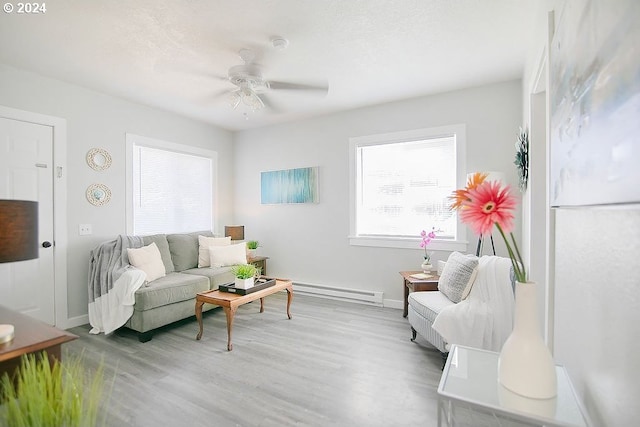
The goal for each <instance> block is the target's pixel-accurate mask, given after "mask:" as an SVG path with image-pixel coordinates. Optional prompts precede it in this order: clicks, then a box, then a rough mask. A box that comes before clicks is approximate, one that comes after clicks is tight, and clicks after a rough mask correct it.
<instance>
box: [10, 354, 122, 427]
mask: <svg viewBox="0 0 640 427" xmlns="http://www.w3.org/2000/svg"><path fill="white" fill-rule="evenodd" d="M114 379H115V378H114ZM104 386H105V375H104V364H103V363H102V362H101V363H100V365H99V366H98V368H97V370H96V371H95V372H89V371H88V370H87V369H85V367H84V364H83V362H82V356H75V357H73V356H70V357H69V358H66V359H65V360H64V361H63V362H56V363H53V365H51V364H50V363H49V358H48V357H47V356H46V354H45V355H44V356H42V357H40V356H38V357H36V356H35V355H33V354H29V355H25V356H23V357H22V360H21V363H20V368H19V370H18V371H17V373H16V375H15V378H14V380H12V378H11V377H10V376H9V374H7V373H5V374H4V375H3V376H2V378H1V379H0V425H1V426H8V427H31V426H34V427H35V426H38V427H59V426H64V427H76V426H77V427H80V426H96V425H100V423H99V422H98V417H99V416H100V415H101V414H102V417H101V418H102V419H101V424H102V425H105V424H106V419H105V416H106V412H105V411H102V410H101V408H104V406H101V405H105V404H106V400H108V399H107V398H103V394H105V393H104ZM109 394H110V393H109Z"/></svg>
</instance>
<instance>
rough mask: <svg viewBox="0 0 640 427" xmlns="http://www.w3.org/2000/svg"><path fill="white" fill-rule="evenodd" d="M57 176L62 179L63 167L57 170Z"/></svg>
mask: <svg viewBox="0 0 640 427" xmlns="http://www.w3.org/2000/svg"><path fill="white" fill-rule="evenodd" d="M56 176H57V177H58V178H62V166H58V167H57V168H56Z"/></svg>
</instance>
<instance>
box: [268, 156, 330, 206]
mask: <svg viewBox="0 0 640 427" xmlns="http://www.w3.org/2000/svg"><path fill="white" fill-rule="evenodd" d="M260 200H261V203H262V204H263V205H269V204H283V203H318V167H317V166H316V167H310V168H298V169H285V170H277V171H269V172H261V176H260Z"/></svg>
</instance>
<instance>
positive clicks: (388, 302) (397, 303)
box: [383, 298, 404, 310]
mask: <svg viewBox="0 0 640 427" xmlns="http://www.w3.org/2000/svg"><path fill="white" fill-rule="evenodd" d="M383 304H384V307H385V308H397V309H398V310H402V309H403V308H404V303H403V302H402V301H401V300H397V299H386V298H385V299H384V301H383Z"/></svg>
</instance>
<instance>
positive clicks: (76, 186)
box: [0, 64, 233, 321]
mask: <svg viewBox="0 0 640 427" xmlns="http://www.w3.org/2000/svg"><path fill="white" fill-rule="evenodd" d="M0 94H1V95H0V104H1V105H4V106H7V107H11V108H16V109H20V110H26V111H31V112H35V113H40V114H46V115H51V116H57V117H61V118H64V119H66V120H67V131H68V132H67V135H68V136H67V138H68V139H67V156H68V158H67V165H68V170H67V171H65V173H66V174H67V181H68V188H67V194H68V200H67V213H68V218H67V227H68V236H67V239H68V256H67V260H68V261H67V268H68V271H67V277H68V283H67V287H68V298H67V302H68V313H69V317H70V318H74V317H82V316H84V315H86V313H87V276H88V268H89V251H90V250H91V249H92V248H94V247H95V246H96V245H97V244H98V243H100V242H102V241H105V240H110V239H113V238H114V237H115V236H116V235H118V234H125V233H126V229H125V133H127V132H130V133H135V134H138V135H143V136H149V137H153V138H157V139H162V140H166V141H170V142H175V143H180V144H190V145H194V146H198V147H202V148H208V149H212V150H215V151H217V152H218V166H219V174H218V178H219V198H218V201H219V210H218V215H219V220H218V221H217V224H216V226H217V227H219V226H220V224H225V223H228V222H229V221H230V220H231V219H232V194H233V193H232V191H231V186H232V183H233V165H232V158H233V147H232V135H231V133H230V132H228V131H225V130H221V129H218V128H215V127H213V126H211V125H208V124H205V123H201V122H196V121H193V120H189V119H185V118H182V117H179V116H177V115H175V114H172V113H167V112H164V111H160V110H156V109H153V108H150V107H146V106H142V105H139V104H134V103H132V102H128V101H125V100H122V99H119V98H114V97H111V96H107V95H103V94H100V93H97V92H94V91H91V90H87V89H84V88H82V87H79V86H76V85H71V84H67V83H63V82H61V81H57V80H52V79H48V78H44V77H41V76H39V75H37V74H33V73H29V72H24V71H21V70H17V69H15V68H12V67H7V66H4V65H1V64H0ZM93 147H100V148H104V149H106V150H107V151H109V153H110V154H111V156H112V157H113V164H112V166H111V167H110V168H109V169H107V170H106V171H102V172H96V171H94V170H93V169H91V168H90V167H89V166H88V165H87V163H86V161H85V156H86V154H87V151H89V149H91V148H93ZM96 182H97V183H103V184H106V185H107V186H108V187H109V188H111V190H112V192H113V195H112V198H111V201H110V202H109V203H108V204H107V205H105V206H102V207H95V206H93V205H91V204H90V203H89V202H87V200H86V198H85V191H86V188H87V187H88V186H89V185H90V184H92V183H96ZM79 224H92V226H93V235H90V236H79V235H78V225H79ZM85 321H86V319H85Z"/></svg>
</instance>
